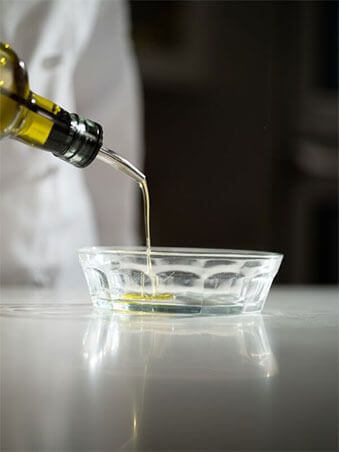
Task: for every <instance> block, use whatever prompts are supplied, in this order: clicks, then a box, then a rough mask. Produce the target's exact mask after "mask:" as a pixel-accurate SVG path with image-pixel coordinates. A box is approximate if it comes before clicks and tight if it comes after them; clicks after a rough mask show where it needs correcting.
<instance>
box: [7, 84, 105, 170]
mask: <svg viewBox="0 0 339 452" xmlns="http://www.w3.org/2000/svg"><path fill="white" fill-rule="evenodd" d="M0 89H1V97H2V98H3V96H4V99H8V102H9V105H11V103H13V102H15V103H16V105H18V110H17V114H16V117H15V119H14V118H13V119H14V120H13V123H12V125H11V127H10V130H9V135H10V136H11V137H12V138H14V139H17V140H20V141H22V142H24V143H26V144H29V145H31V146H34V147H39V148H41V149H43V150H45V151H50V152H52V153H53V154H54V155H55V156H57V157H59V158H61V159H63V160H65V161H67V162H69V163H71V164H73V165H75V166H77V167H79V168H83V167H85V166H87V165H89V164H90V163H91V162H92V161H93V160H94V159H95V157H96V156H97V153H98V151H99V149H100V147H101V145H102V139H103V131H102V127H101V126H100V124H97V123H96V122H94V121H91V120H89V119H85V118H83V117H81V116H79V115H77V114H75V113H68V112H67V111H66V110H63V109H62V108H60V107H59V106H58V105H56V104H54V103H53V102H51V101H50V100H48V99H45V98H43V97H41V96H39V95H37V94H35V93H32V92H30V94H29V96H28V97H27V98H26V99H25V98H22V97H21V96H18V95H17V94H15V93H13V92H8V91H6V89H3V88H0Z"/></svg>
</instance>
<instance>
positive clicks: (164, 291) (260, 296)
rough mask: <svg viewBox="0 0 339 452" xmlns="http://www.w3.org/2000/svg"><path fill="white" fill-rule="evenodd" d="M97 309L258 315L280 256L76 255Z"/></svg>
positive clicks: (113, 251) (89, 251) (102, 251)
mask: <svg viewBox="0 0 339 452" xmlns="http://www.w3.org/2000/svg"><path fill="white" fill-rule="evenodd" d="M79 259H80V263H81V266H82V268H83V271H84V274H85V277H86V280H87V284H88V288H89V292H90V296H91V299H92V302H93V304H94V306H95V307H98V308H104V309H109V310H115V311H119V312H131V311H132V312H140V313H166V314H170V313H173V314H193V315H196V314H203V315H228V314H241V313H247V312H260V311H261V310H262V308H263V306H264V303H265V300H266V298H267V295H268V292H269V290H270V287H271V284H272V281H273V278H274V276H275V275H276V274H277V272H278V270H279V267H280V264H281V261H282V255H281V254H276V253H266V252H255V251H237V250H213V249H192V248H152V252H151V265H152V268H151V272H150V271H149V270H150V269H149V264H148V261H147V253H146V249H145V248H121V247H120V248H118V247H93V248H84V249H81V250H80V251H79Z"/></svg>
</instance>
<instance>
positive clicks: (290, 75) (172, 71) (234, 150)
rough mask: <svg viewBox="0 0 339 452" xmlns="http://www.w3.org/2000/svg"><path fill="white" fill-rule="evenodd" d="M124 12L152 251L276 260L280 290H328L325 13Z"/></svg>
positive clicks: (319, 8)
mask: <svg viewBox="0 0 339 452" xmlns="http://www.w3.org/2000/svg"><path fill="white" fill-rule="evenodd" d="M130 7H131V18H132V29H133V41H134V45H135V50H136V53H137V58H138V62H139V66H140V70H141V75H142V83H143V93H144V112H145V117H144V127H145V171H146V174H147V177H148V179H149V185H150V190H151V202H152V213H151V228H152V241H153V245H158V246H187V247H190V246H192V247H212V248H219V247H220V248H236V249H253V250H274V251H279V252H282V253H283V254H284V255H285V260H284V263H283V265H282V268H281V271H280V273H279V281H280V282H283V283H298V284H301V283H302V284H305V283H314V284H329V283H331V284H333V283H337V282H338V240H337V239H338V199H337V189H338V186H337V182H338V181H337V169H338V167H337V157H338V151H337V124H338V122H337V120H338V118H337V94H338V72H337V69H338V58H337V56H338V47H337V43H338V41H337V38H338V4H337V3H336V2H314V1H313V2H256V1H251V2H213V1H208V2H203V1H192V2H182V1H170V2H166V1H158V2H153V1H131V2H130ZM142 228H143V223H142V219H141V218H140V231H141V234H142V233H143V229H142Z"/></svg>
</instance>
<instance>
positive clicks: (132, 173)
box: [97, 146, 146, 184]
mask: <svg viewBox="0 0 339 452" xmlns="http://www.w3.org/2000/svg"><path fill="white" fill-rule="evenodd" d="M97 158H98V159H99V160H102V161H103V162H105V163H107V164H108V165H111V166H113V168H115V169H117V170H118V171H120V172H122V173H124V174H127V176H129V177H131V178H132V179H134V180H135V181H136V182H138V183H139V184H141V183H142V182H143V181H144V180H145V179H146V176H145V175H144V174H143V173H142V172H141V171H140V170H138V168H136V167H135V166H134V165H132V163H130V162H129V161H128V160H126V159H125V158H123V157H122V156H121V155H119V154H118V153H117V152H114V151H112V150H111V149H107V148H106V147H104V146H101V148H100V149H99V152H98V155H97Z"/></svg>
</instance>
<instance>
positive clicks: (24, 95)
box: [0, 43, 61, 148]
mask: <svg viewBox="0 0 339 452" xmlns="http://www.w3.org/2000/svg"><path fill="white" fill-rule="evenodd" d="M60 111H61V108H60V107H59V106H58V105H56V104H54V103H53V102H51V101H49V100H48V99H44V98H43V97H41V96H38V95H37V94H34V93H32V92H31V91H30V89H29V83H28V76H27V72H26V69H25V65H24V63H23V62H22V61H21V60H19V58H18V57H17V55H16V53H15V52H14V51H13V50H12V49H11V48H10V47H9V45H8V44H3V43H0V138H1V137H3V136H6V135H9V136H11V137H13V138H16V139H18V140H20V141H23V142H24V143H26V144H29V145H30V146H37V147H39V148H44V147H45V145H46V142H47V140H48V137H49V136H50V133H51V131H52V128H53V126H54V125H55V122H54V120H56V119H57V115H58V114H59V112H60Z"/></svg>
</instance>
